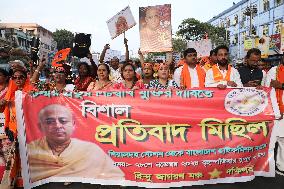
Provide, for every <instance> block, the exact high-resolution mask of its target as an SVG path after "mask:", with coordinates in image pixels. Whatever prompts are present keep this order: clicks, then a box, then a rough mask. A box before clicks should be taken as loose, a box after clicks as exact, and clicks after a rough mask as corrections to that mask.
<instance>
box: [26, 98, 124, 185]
mask: <svg viewBox="0 0 284 189" xmlns="http://www.w3.org/2000/svg"><path fill="white" fill-rule="evenodd" d="M75 125H76V123H75V120H74V116H73V115H72V113H71V111H70V110H69V109H68V108H67V107H65V106H63V105H60V104H51V105H48V106H45V107H44V108H42V109H41V110H40V111H39V113H38V127H39V129H40V131H41V132H42V134H43V137H42V138H40V139H37V140H35V141H32V142H31V143H29V144H28V161H29V168H30V176H31V180H32V182H35V181H38V180H42V179H45V178H49V177H84V178H95V179H115V180H120V179H124V176H125V175H124V173H123V172H122V171H121V169H119V168H118V167H116V166H114V162H113V160H112V159H111V158H110V157H109V156H108V155H107V154H106V153H105V152H104V151H103V150H102V149H101V148H100V147H99V146H97V145H96V144H95V143H91V142H87V141H82V140H80V139H76V138H71V136H72V133H73V131H74V129H75Z"/></svg>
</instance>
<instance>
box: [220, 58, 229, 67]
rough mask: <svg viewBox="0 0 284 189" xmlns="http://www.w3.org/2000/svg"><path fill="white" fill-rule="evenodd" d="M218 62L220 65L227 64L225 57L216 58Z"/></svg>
mask: <svg viewBox="0 0 284 189" xmlns="http://www.w3.org/2000/svg"><path fill="white" fill-rule="evenodd" d="M218 64H220V66H226V65H227V64H228V60H227V59H222V60H218Z"/></svg>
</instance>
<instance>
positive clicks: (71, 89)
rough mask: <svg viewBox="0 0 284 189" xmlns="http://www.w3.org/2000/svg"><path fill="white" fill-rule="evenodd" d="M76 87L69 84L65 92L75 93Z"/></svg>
mask: <svg viewBox="0 0 284 189" xmlns="http://www.w3.org/2000/svg"><path fill="white" fill-rule="evenodd" d="M74 88H75V85H73V84H67V85H66V86H65V88H64V90H65V91H74Z"/></svg>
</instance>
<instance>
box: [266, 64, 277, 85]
mask: <svg viewBox="0 0 284 189" xmlns="http://www.w3.org/2000/svg"><path fill="white" fill-rule="evenodd" d="M276 70H277V66H274V67H272V68H271V69H270V70H269V71H268V72H267V74H266V76H265V82H264V86H265V87H270V83H271V80H272V79H273V80H276Z"/></svg>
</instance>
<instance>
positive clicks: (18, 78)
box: [12, 75, 26, 80]
mask: <svg viewBox="0 0 284 189" xmlns="http://www.w3.org/2000/svg"><path fill="white" fill-rule="evenodd" d="M25 78H26V77H25V76H23V75H20V76H13V77H12V79H13V80H23V79H25Z"/></svg>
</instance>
